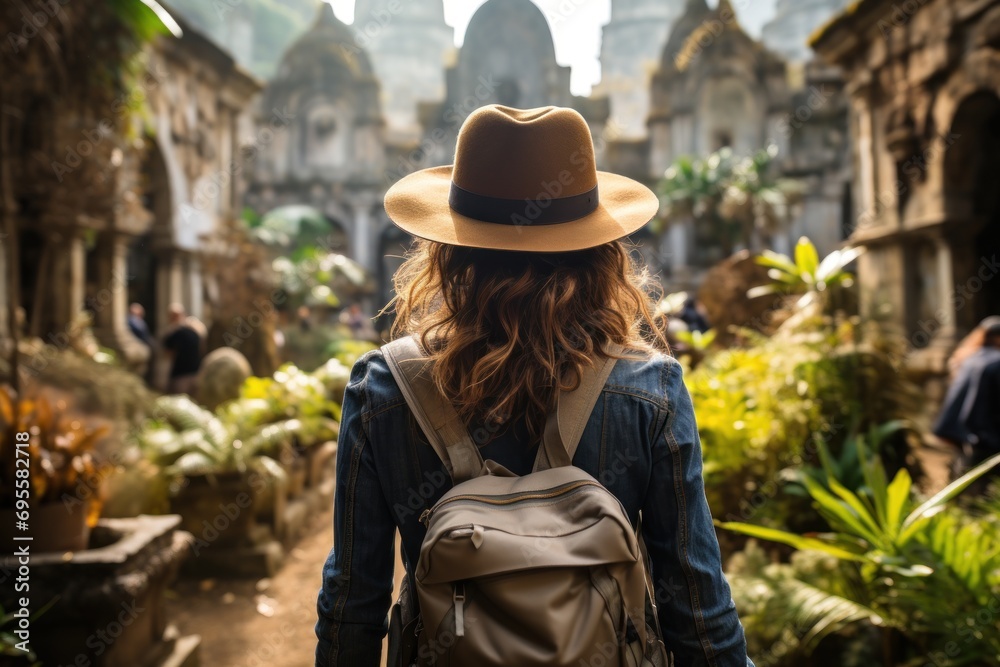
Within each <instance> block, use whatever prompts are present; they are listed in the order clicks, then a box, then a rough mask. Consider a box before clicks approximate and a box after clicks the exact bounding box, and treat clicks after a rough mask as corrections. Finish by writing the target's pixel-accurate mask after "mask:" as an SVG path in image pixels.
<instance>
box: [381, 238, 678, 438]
mask: <svg viewBox="0 0 1000 667" xmlns="http://www.w3.org/2000/svg"><path fill="white" fill-rule="evenodd" d="M393 282H394V285H395V289H396V297H395V298H394V299H393V301H392V303H390V305H389V307H390V308H392V307H394V309H395V315H396V319H395V322H394V324H393V329H392V334H393V337H394V338H397V337H401V336H403V335H408V334H416V335H419V336H420V340H421V342H422V344H423V346H424V348H425V349H426V350H427V351H428V352H429V353H430V355H431V357H432V358H433V359H434V361H435V364H434V370H433V378H434V381H435V383H436V384H437V386H438V388H439V389H440V390H441V392H442V393H443V394H444V395H445V396H447V397H448V398H449V399H450V400H451V401H452V403H454V405H455V407H456V409H457V410H458V413H459V415H460V416H461V417H462V418H463V420H464V421H465V422H466V423H470V422H474V421H477V420H482V421H483V423H485V424H501V423H505V422H507V420H508V419H509V418H510V417H511V416H512V415H515V414H523V415H524V417H525V424H526V426H527V428H528V433H529V435H530V436H531V438H532V440H533V441H537V440H538V439H539V438H540V437H541V434H542V433H543V432H544V428H545V419H546V415H547V414H548V413H549V412H550V411H551V409H552V408H553V407H554V405H555V398H556V393H557V391H558V390H562V389H566V390H571V389H573V388H575V387H576V386H577V385H578V384H579V380H580V373H581V371H582V370H583V369H584V367H585V366H588V365H591V364H592V363H593V358H594V356H595V354H603V355H607V356H613V354H612V351H611V348H610V346H611V345H612V344H616V345H619V346H622V347H624V348H627V349H633V350H640V351H643V352H646V353H650V352H653V351H654V350H660V351H664V352H666V351H668V347H667V341H666V338H665V337H664V335H663V331H662V328H661V326H660V325H659V324H658V323H657V322H656V321H655V320H654V318H653V315H652V310H653V308H652V306H653V299H654V297H655V294H656V291H657V290H658V286H656V288H655V289H654V285H653V281H652V280H651V278H650V275H649V272H648V270H646V269H645V268H643V267H641V266H640V265H639V263H638V262H636V261H634V260H633V258H632V257H631V256H630V254H629V251H628V249H627V248H626V247H625V246H624V245H623V244H622V243H621V242H614V243H607V244H604V245H601V246H597V247H595V248H591V249H588V250H581V251H577V252H565V253H521V252H506V251H500V250H488V249H481V248H466V247H460V246H451V245H443V244H440V243H434V242H430V241H423V240H418V241H417V242H415V243H414V246H413V248H412V249H411V251H410V253H409V254H408V256H407V259H406V261H405V262H404V264H403V265H402V266H401V267H400V269H399V270H398V271H397V272H396V275H395V277H394V278H393Z"/></svg>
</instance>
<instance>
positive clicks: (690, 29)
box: [661, 0, 715, 70]
mask: <svg viewBox="0 0 1000 667" xmlns="http://www.w3.org/2000/svg"><path fill="white" fill-rule="evenodd" d="M714 13H715V12H713V11H712V10H711V9H710V8H709V6H708V3H707V2H705V0H688V3H687V6H686V7H685V8H684V13H683V14H681V17H680V18H679V19H677V23H675V24H674V27H673V28H672V29H671V30H670V37H668V38H667V44H666V46H664V47H663V56H662V58H661V66H662V69H663V70H671V69H674V60H675V59H676V58H677V56H678V55H679V54H680V52H681V51H682V50H683V48H684V44H685V43H686V42H687V41H688V38H689V37H690V36H691V34H692V33H694V32H695V31H696V30H698V29H699V28H700V27H701V26H702V25H703V24H704V23H705V21H707V20H709V19H711V18H712V16H713V15H714Z"/></svg>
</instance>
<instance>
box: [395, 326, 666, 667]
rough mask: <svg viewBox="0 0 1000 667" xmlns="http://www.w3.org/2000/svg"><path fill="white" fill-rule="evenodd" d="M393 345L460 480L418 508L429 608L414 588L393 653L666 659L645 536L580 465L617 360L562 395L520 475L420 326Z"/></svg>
mask: <svg viewBox="0 0 1000 667" xmlns="http://www.w3.org/2000/svg"><path fill="white" fill-rule="evenodd" d="M383 352H384V354H385V358H386V360H387V362H388V364H389V368H390V370H391V371H392V374H393V376H394V377H395V379H396V382H397V384H398V385H399V387H400V389H401V391H402V392H403V396H404V397H405V398H406V402H407V403H408V404H409V406H410V409H411V410H412V412H413V415H414V417H415V418H416V421H417V423H418V424H419V425H420V428H421V430H422V431H423V432H424V434H425V436H426V437H427V439H428V440H429V441H430V443H431V445H432V446H433V447H434V451H435V452H436V453H437V454H438V456H439V457H440V458H441V460H442V461H443V462H444V464H445V467H446V468H447V469H448V472H449V473H450V474H451V477H452V480H453V481H454V487H453V488H452V489H451V490H449V491H448V492H447V493H445V495H444V496H443V497H442V498H441V499H440V500H439V501H438V502H437V504H435V505H434V506H433V507H432V508H430V509H429V510H426V511H425V512H424V513H423V515H422V516H421V521H422V522H423V523H424V524H425V525H426V526H427V535H426V537H425V538H424V541H423V544H422V546H421V549H420V558H419V560H418V561H417V565H416V569H415V571H414V573H413V578H414V580H413V582H412V583H410V582H407V583H406V584H404V588H405V587H406V586H410V585H412V587H413V588H415V589H416V598H417V600H416V602H417V607H418V608H419V615H416V614H414V613H413V612H412V610H411V609H409V608H408V607H409V606H411V605H412V601H409V600H408V591H407V590H404V591H403V592H402V595H401V596H400V604H397V605H396V607H394V608H393V612H392V615H391V623H390V655H389V663H388V664H389V665H390V666H392V667H396V666H397V665H398V666H406V667H409V666H410V665H421V666H425V665H456V666H464V665H469V666H473V667H494V666H496V667H500V666H505V667H514V666H517V667H532V666H535V665H538V666H541V665H545V666H547V667H553V666H557V665H567V666H569V665H572V666H573V667H612V666H617V665H622V666H625V665H628V666H640V665H643V666H647V665H650V666H656V667H659V666H665V665H667V664H668V659H667V655H666V651H665V649H664V646H663V642H662V641H661V635H660V633H659V628H658V626H657V623H656V608H655V599H654V598H653V596H652V595H651V594H650V589H649V581H650V578H649V572H648V569H647V567H646V558H645V555H644V553H645V550H644V549H643V548H642V545H641V540H640V539H639V537H638V535H637V534H636V531H635V530H633V528H632V526H631V524H630V522H629V519H628V516H627V515H626V513H625V510H624V509H623V508H622V505H621V503H620V502H619V501H618V499H617V498H615V497H614V496H613V495H612V494H611V493H610V492H609V491H608V490H607V489H605V488H604V487H603V486H602V485H601V484H600V483H599V482H598V481H597V480H595V479H594V478H593V477H591V476H590V475H588V474H587V473H586V472H584V471H583V470H581V469H579V468H575V467H573V466H572V465H571V462H572V460H573V454H574V452H575V451H576V446H577V444H578V443H579V441H580V437H581V435H582V434H583V429H584V427H585V426H586V423H587V419H588V417H589V415H590V412H591V410H592V409H593V406H594V404H595V403H596V401H597V398H598V397H599V396H600V393H601V390H602V388H603V387H604V383H605V381H606V380H607V378H608V375H609V374H610V373H611V369H612V368H613V367H614V363H615V360H614V359H604V360H602V361H600V362H598V364H597V365H596V367H595V368H592V369H589V370H588V372H587V373H586V374H585V376H584V378H583V381H582V382H581V385H580V387H579V388H578V389H577V390H576V391H573V392H570V393H564V394H562V395H560V396H559V399H558V409H557V410H556V412H555V413H554V414H553V415H552V416H550V417H549V420H548V422H547V424H546V429H545V437H544V442H543V445H542V446H541V447H539V451H538V457H537V459H536V461H535V466H534V469H533V471H532V472H531V474H528V475H525V476H524V477H517V476H516V475H514V474H513V473H511V472H509V471H508V470H506V469H505V468H503V467H502V466H500V465H498V464H496V463H495V462H493V461H486V462H484V461H483V460H482V456H481V455H480V452H479V449H478V447H476V445H475V444H474V443H473V441H472V439H471V437H470V436H469V432H468V429H467V428H466V426H465V425H464V424H463V423H462V422H461V420H460V419H459V417H458V414H457V413H456V411H455V409H454V407H453V406H452V405H451V404H450V403H449V402H448V401H447V400H446V399H445V398H444V397H443V396H441V394H440V393H439V392H438V391H437V390H436V388H435V385H434V383H433V381H432V380H431V378H430V374H429V370H430V368H429V363H430V362H428V360H427V359H426V358H425V355H424V353H423V351H422V350H421V348H420V346H419V344H418V343H417V342H416V340H415V339H414V338H411V337H407V338H403V339H400V340H397V341H395V342H393V343H390V344H389V345H387V346H385V347H384V348H383ZM647 618H649V619H650V621H651V623H649V624H647ZM653 627H656V630H654V629H653Z"/></svg>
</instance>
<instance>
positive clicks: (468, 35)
mask: <svg viewBox="0 0 1000 667" xmlns="http://www.w3.org/2000/svg"><path fill="white" fill-rule="evenodd" d="M499 27H502V30H501V29H498V28H499ZM464 43H465V44H466V45H471V46H473V48H476V49H480V48H481V47H480V45H482V47H487V46H493V45H503V46H504V48H507V49H509V48H510V45H511V44H516V45H517V48H518V50H525V51H529V52H531V53H532V54H533V55H537V56H540V57H541V58H543V59H544V61H545V62H539V67H545V66H550V65H551V66H555V64H556V47H555V43H554V42H553V41H552V32H551V31H550V30H549V22H548V20H547V19H546V18H545V14H543V13H542V10H541V9H539V8H538V6H537V5H535V3H533V2H531V0H489V1H488V2H486V3H485V4H484V5H483V6H482V7H480V8H479V9H477V10H476V13H475V14H473V15H472V19H471V20H470V21H469V27H468V29H467V30H466V31H465V42H464ZM464 50H465V49H463V51H464Z"/></svg>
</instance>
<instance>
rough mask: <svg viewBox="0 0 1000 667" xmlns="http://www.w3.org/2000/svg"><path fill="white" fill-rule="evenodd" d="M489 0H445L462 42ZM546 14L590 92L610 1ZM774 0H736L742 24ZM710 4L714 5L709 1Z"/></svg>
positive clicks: (546, 2) (551, 4)
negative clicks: (472, 20) (466, 30)
mask: <svg viewBox="0 0 1000 667" xmlns="http://www.w3.org/2000/svg"><path fill="white" fill-rule="evenodd" d="M328 1H329V0H328ZM485 2H486V0H444V18H445V21H446V22H447V23H448V24H449V25H451V26H452V27H453V28H455V41H456V42H457V44H458V45H461V44H462V40H463V39H464V38H465V29H466V27H467V26H468V25H469V19H471V18H472V15H473V14H475V12H476V10H477V9H479V7H480V5H482V4H483V3H485ZM533 2H534V3H535V4H536V5H538V6H539V7H540V8H541V10H542V11H543V12H544V13H545V15H546V17H547V18H548V21H549V27H550V29H551V30H552V37H553V40H554V41H555V45H556V60H557V61H559V64H560V65H568V66H570V67H572V71H573V76H572V80H571V87H572V90H573V93H574V94H576V95H588V94H590V89H591V87H592V86H593V85H594V84H596V83H597V82H598V81H600V79H601V64H600V62H599V61H598V56H599V55H600V52H601V27H602V26H603V25H604V24H606V23H607V22H608V20H609V19H610V18H611V0H533ZM774 2H775V0H735V1H734V2H733V3H732V4H733V7H734V8H735V10H736V14H737V16H738V17H739V20H740V24H741V25H742V26H743V27H744V29H745V30H746V31H747V32H748V33H749V34H751V35H752V36H754V37H758V36H759V35H760V27H761V26H762V25H763V24H764V23H766V22H767V21H768V20H770V19H771V17H772V16H774ZM332 4H333V9H334V13H336V14H337V17H338V18H339V19H340V20H341V21H344V22H345V23H351V22H352V21H353V20H354V0H332ZM709 4H715V2H714V0H709Z"/></svg>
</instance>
